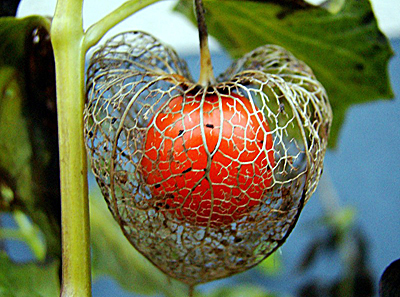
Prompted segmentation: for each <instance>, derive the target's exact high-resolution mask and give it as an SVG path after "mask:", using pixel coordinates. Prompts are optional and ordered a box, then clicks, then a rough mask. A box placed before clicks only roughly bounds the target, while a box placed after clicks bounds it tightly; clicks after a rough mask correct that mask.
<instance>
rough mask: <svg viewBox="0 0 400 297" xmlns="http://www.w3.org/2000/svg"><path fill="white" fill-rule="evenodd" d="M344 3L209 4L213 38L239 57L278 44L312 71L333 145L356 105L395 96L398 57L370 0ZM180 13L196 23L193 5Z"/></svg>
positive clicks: (181, 8)
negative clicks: (329, 116)
mask: <svg viewBox="0 0 400 297" xmlns="http://www.w3.org/2000/svg"><path fill="white" fill-rule="evenodd" d="M340 2H343V1H333V2H332V1H331V2H328V4H329V3H330V4H331V5H326V6H327V9H325V8H323V7H317V6H312V5H310V4H307V3H305V2H303V1H300V0H298V1H277V0H275V1H237V0H236V1H234V0H233V1H211V0H209V1H204V5H205V8H206V12H207V14H206V18H207V24H208V29H209V33H210V34H211V35H213V36H214V37H216V38H217V40H218V41H219V42H220V43H221V44H222V45H223V46H224V47H225V48H226V50H227V51H228V52H229V53H230V54H231V55H232V56H233V57H234V58H237V57H240V56H242V55H244V54H245V53H247V52H249V51H251V50H253V49H255V48H256V47H258V46H261V45H264V44H277V45H280V46H282V47H284V48H286V49H287V50H289V51H290V52H292V53H293V54H294V55H295V56H296V57H297V58H298V59H300V60H303V61H304V62H305V63H306V64H308V65H309V66H310V67H311V68H312V69H313V71H314V72H315V74H316V76H317V78H318V80H319V81H320V82H321V83H322V84H323V85H324V87H325V88H326V90H327V92H328V96H329V99H330V102H331V105H332V109H333V115H334V120H333V125H332V129H331V138H330V145H331V146H333V145H334V144H335V143H336V140H337V137H338V134H339V130H340V127H341V125H342V123H343V121H344V119H345V114H346V111H347V109H348V108H349V107H350V106H351V105H353V104H359V103H365V102H369V101H372V100H377V99H383V98H392V97H393V93H392V90H391V86H390V82H389V78H388V72H387V65H388V61H389V59H390V57H391V56H392V55H393V52H392V50H391V48H390V45H389V42H388V40H387V38H386V37H385V36H384V35H383V34H382V33H381V31H380V30H379V28H378V26H377V22H376V19H375V16H374V14H373V11H372V8H371V5H370V3H369V1H368V0H347V1H345V2H344V3H340ZM175 9H176V10H177V11H179V12H181V13H183V14H185V15H186V16H188V17H189V18H190V19H191V20H192V21H194V16H193V8H192V6H191V4H190V1H180V2H179V4H178V5H177V7H176V8H175ZM337 10H339V11H338V12H337V13H332V11H337Z"/></svg>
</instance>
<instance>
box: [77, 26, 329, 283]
mask: <svg viewBox="0 0 400 297" xmlns="http://www.w3.org/2000/svg"><path fill="white" fill-rule="evenodd" d="M87 97H88V101H87V105H86V109H85V115H84V117H85V135H86V140H87V141H86V144H87V149H88V152H89V155H90V159H91V166H92V169H93V172H94V175H95V177H96V180H97V182H98V184H99V186H100V188H101V191H102V193H103V195H104V197H105V199H106V201H107V203H108V206H109V208H110V210H111V212H112V214H113V215H114V217H115V219H116V220H117V221H118V223H119V225H120V226H121V229H122V231H123V232H124V234H125V236H126V237H127V238H128V240H129V241H130V242H131V243H132V245H133V246H134V247H135V248H136V249H137V250H139V251H140V252H141V253H142V254H143V255H145V256H146V257H147V258H148V259H149V260H150V261H151V262H152V263H153V264H154V265H156V266H157V267H158V268H159V269H161V270H162V271H164V272H165V273H166V274H168V275H170V276H172V277H174V278H176V279H179V280H181V281H183V282H185V283H187V284H189V285H194V284H197V283H204V282H208V281H211V280H215V279H219V278H223V277H226V276H229V275H232V274H235V273H238V272H241V271H244V270H247V269H249V268H251V267H253V266H254V265H256V264H257V263H259V262H260V261H262V260H263V259H264V258H266V257H267V256H268V255H270V254H271V253H272V252H274V251H275V250H276V249H277V248H278V247H279V246H280V245H281V244H282V243H283V242H284V241H285V240H286V238H287V236H288V235H289V234H290V232H291V230H292V229H293V227H294V225H295V224H296V221H297V219H298V217H299V214H300V212H301V210H302V208H303V206H304V204H305V203H306V202H307V201H308V199H309V198H310V196H311V195H312V193H313V192H314V191H315V189H316V186H317V183H318V180H319V178H320V175H321V173H322V168H323V158H324V154H325V150H326V147H327V138H328V134H329V128H330V125H331V119H332V113H331V108H330V105H329V102H328V99H327V96H326V93H325V90H324V88H323V87H322V85H321V84H320V83H319V82H318V81H317V80H316V78H315V76H314V74H313V72H312V71H311V69H310V68H309V67H308V66H307V65H305V64H304V63H303V62H301V61H299V60H297V59H296V58H295V57H294V56H293V55H292V54H290V53H289V52H287V51H286V50H284V49H283V48H281V47H278V46H273V45H266V46H262V47H260V48H257V49H256V50H254V51H253V52H251V53H249V54H247V55H246V56H244V57H243V58H242V59H240V60H238V61H237V62H236V63H234V64H233V65H232V66H231V67H230V68H229V69H228V70H227V71H226V72H225V73H224V74H222V75H221V76H220V77H219V78H218V83H217V84H216V85H213V86H210V87H201V86H199V85H196V84H195V83H193V82H192V79H191V77H190V74H189V71H188V70H187V66H186V63H185V62H184V61H183V60H181V59H180V58H179V57H178V56H177V55H176V53H175V52H174V51H173V50H172V49H170V48H169V47H167V46H165V45H163V44H161V43H160V42H159V41H157V40H156V39H155V38H153V37H152V36H150V35H148V34H146V33H143V32H127V33H122V34H119V35H117V36H115V37H114V38H112V39H110V40H109V41H107V42H106V43H105V44H104V45H103V46H101V47H100V48H99V49H98V50H97V51H96V52H95V53H94V54H93V56H92V58H91V61H90V65H89V69H88V80H87Z"/></svg>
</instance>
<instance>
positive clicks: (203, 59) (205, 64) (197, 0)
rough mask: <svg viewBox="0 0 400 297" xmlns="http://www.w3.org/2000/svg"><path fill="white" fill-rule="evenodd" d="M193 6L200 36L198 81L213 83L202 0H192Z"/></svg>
mask: <svg viewBox="0 0 400 297" xmlns="http://www.w3.org/2000/svg"><path fill="white" fill-rule="evenodd" d="M194 6H195V11H196V17H197V26H198V29H199V38H200V78H199V81H198V83H199V84H200V85H202V86H209V85H212V84H214V83H215V77H214V72H213V67H212V63H211V54H210V49H209V47H208V33H207V25H206V20H205V16H204V15H205V13H204V6H203V1H202V0H194Z"/></svg>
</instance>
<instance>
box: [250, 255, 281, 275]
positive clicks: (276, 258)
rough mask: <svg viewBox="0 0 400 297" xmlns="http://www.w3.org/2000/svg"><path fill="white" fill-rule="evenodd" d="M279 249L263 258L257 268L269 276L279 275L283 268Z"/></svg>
mask: <svg viewBox="0 0 400 297" xmlns="http://www.w3.org/2000/svg"><path fill="white" fill-rule="evenodd" d="M281 258H282V257H281V255H280V253H279V250H278V251H276V252H274V253H273V254H272V255H270V256H269V257H267V258H266V259H265V260H263V261H262V262H261V263H260V264H258V265H257V266H256V268H257V269H258V270H259V271H260V272H262V273H263V274H265V275H267V276H273V275H277V274H278V273H279V272H280V271H281V270H282V259H281Z"/></svg>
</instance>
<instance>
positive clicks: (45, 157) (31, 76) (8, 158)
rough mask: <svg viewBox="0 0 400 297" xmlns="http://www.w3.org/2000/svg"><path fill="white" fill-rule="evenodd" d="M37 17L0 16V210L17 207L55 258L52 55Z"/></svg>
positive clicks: (56, 193) (56, 192)
mask: <svg viewBox="0 0 400 297" xmlns="http://www.w3.org/2000/svg"><path fill="white" fill-rule="evenodd" d="M49 26H50V23H49V20H48V19H46V18H43V17H28V18H24V19H17V18H14V17H4V18H0V38H1V40H2V42H1V44H0V151H1V154H0V210H1V211H13V210H15V209H19V210H21V211H23V212H24V213H26V214H27V215H28V216H29V217H30V218H31V219H32V220H33V221H34V223H35V224H36V225H38V226H39V228H40V229H41V230H42V232H43V234H44V236H45V239H46V243H47V254H48V256H50V257H56V258H60V257H61V243H60V241H61V240H60V188H59V187H60V186H59V183H60V182H59V180H60V176H59V160H58V137H57V113H56V97H55V75H54V57H53V52H52V49H51V44H50V38H49V34H48V29H49Z"/></svg>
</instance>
